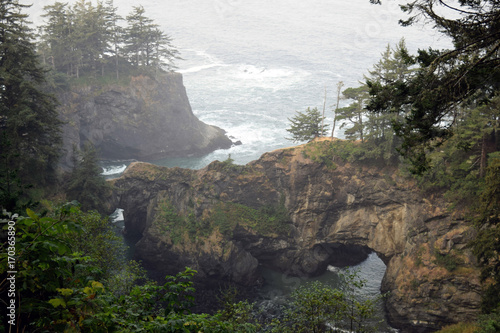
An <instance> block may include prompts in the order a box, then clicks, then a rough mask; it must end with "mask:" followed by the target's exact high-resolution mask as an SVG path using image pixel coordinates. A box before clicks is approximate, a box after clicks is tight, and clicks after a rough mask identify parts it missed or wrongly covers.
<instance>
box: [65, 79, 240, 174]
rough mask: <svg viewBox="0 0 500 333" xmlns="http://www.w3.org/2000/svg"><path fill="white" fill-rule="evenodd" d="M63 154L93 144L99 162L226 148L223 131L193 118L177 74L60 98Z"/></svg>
mask: <svg viewBox="0 0 500 333" xmlns="http://www.w3.org/2000/svg"><path fill="white" fill-rule="evenodd" d="M59 99H60V101H61V106H60V108H59V111H60V112H59V113H60V116H61V119H62V120H63V121H65V122H66V125H65V126H64V129H63V138H64V148H65V150H66V153H67V154H66V155H65V156H64V158H63V161H62V164H63V165H65V166H71V157H70V154H71V152H72V149H73V148H72V147H73V145H76V146H77V147H80V146H82V145H83V144H84V143H85V142H86V141H90V142H92V143H93V144H94V145H95V146H96V147H97V148H98V150H99V152H100V155H101V157H102V158H103V159H111V160H122V159H137V160H142V161H144V160H156V159H162V158H165V157H168V156H189V155H202V154H206V153H208V152H211V151H213V150H216V149H219V148H229V147H231V144H232V142H231V140H230V139H229V138H228V137H227V136H226V135H225V132H224V131H223V130H222V129H220V128H218V127H215V126H210V125H207V124H205V123H203V122H201V121H200V120H199V119H198V118H196V116H195V115H194V114H193V112H192V110H191V106H190V104H189V100H188V97H187V95H186V90H185V88H184V85H183V83H182V75H181V74H179V73H167V74H162V75H160V76H158V78H156V79H152V78H150V77H148V76H138V77H132V78H131V81H130V84H129V85H127V86H119V85H112V86H87V87H80V88H74V89H73V90H72V91H70V92H67V93H63V94H61V95H60V96H59Z"/></svg>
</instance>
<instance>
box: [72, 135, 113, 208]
mask: <svg viewBox="0 0 500 333" xmlns="http://www.w3.org/2000/svg"><path fill="white" fill-rule="evenodd" d="M73 157H74V163H75V165H74V167H73V172H72V173H71V178H70V181H69V184H68V187H67V196H68V199H69V200H77V201H78V202H79V203H80V204H81V205H82V209H83V210H85V211H87V210H90V209H95V210H97V211H99V212H105V210H106V206H105V204H104V202H106V197H107V195H109V187H108V185H107V184H106V180H105V179H104V177H102V175H101V172H102V169H101V167H100V166H99V163H98V157H97V151H96V149H95V147H94V146H93V145H92V144H91V143H87V144H85V146H84V147H83V150H82V151H77V150H76V149H75V150H74V151H73Z"/></svg>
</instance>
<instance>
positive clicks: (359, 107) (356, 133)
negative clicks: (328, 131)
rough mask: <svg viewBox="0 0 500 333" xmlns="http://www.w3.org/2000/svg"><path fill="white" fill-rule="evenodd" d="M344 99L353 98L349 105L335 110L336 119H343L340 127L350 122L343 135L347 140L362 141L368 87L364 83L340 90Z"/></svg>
mask: <svg viewBox="0 0 500 333" xmlns="http://www.w3.org/2000/svg"><path fill="white" fill-rule="evenodd" d="M342 95H343V96H344V98H346V99H350V100H353V101H354V102H353V103H351V104H350V105H348V106H346V107H343V108H340V109H338V110H337V112H336V116H335V117H336V119H337V120H340V121H344V122H343V123H342V125H340V128H341V129H342V128H344V127H346V126H348V125H349V124H351V127H349V128H347V129H346V130H345V131H344V135H345V136H346V138H347V139H349V140H357V139H359V140H361V142H363V141H364V139H365V138H364V135H365V126H366V125H365V123H364V118H365V114H366V110H365V103H366V101H367V100H368V89H367V87H366V86H365V85H362V86H360V87H358V88H347V89H346V90H344V91H343V92H342Z"/></svg>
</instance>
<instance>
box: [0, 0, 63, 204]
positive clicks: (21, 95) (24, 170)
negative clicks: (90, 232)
mask: <svg viewBox="0 0 500 333" xmlns="http://www.w3.org/2000/svg"><path fill="white" fill-rule="evenodd" d="M26 7H27V6H25V5H21V4H19V3H18V1H17V0H1V1H0V151H1V154H2V159H3V161H2V163H1V164H0V191H1V198H2V202H0V206H2V207H3V208H6V209H8V210H14V209H16V205H17V206H19V205H20V196H21V193H23V192H24V194H25V196H26V197H27V196H28V194H27V192H26V191H25V189H26V188H27V187H29V186H31V185H33V186H41V185H45V184H47V183H49V182H51V181H53V180H54V179H53V177H54V176H55V170H54V168H55V165H56V163H57V160H58V157H59V150H60V146H61V137H60V125H61V122H60V120H59V119H58V115H57V112H56V101H55V99H54V97H53V96H51V95H49V94H47V93H45V92H44V91H43V89H42V86H43V84H44V82H45V74H46V72H45V71H44V70H43V69H42V67H41V64H40V63H39V58H38V56H37V55H36V53H35V45H34V44H33V42H32V40H33V33H32V31H31V30H30V29H29V28H28V26H27V22H26V18H27V15H25V14H22V10H23V9H24V8H26ZM16 179H17V180H16ZM6 198H7V200H6V201H4V200H5V199H6Z"/></svg>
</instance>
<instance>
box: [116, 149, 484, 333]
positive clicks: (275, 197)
mask: <svg viewBox="0 0 500 333" xmlns="http://www.w3.org/2000/svg"><path fill="white" fill-rule="evenodd" d="M303 149H304V148H303V147H298V148H292V149H282V150H276V151H273V152H271V153H266V154H264V155H262V157H261V158H260V159H259V160H257V161H254V162H251V163H249V164H248V165H246V166H233V167H228V166H227V165H225V164H224V163H221V162H214V163H212V164H210V165H209V166H207V167H206V168H204V169H201V170H183V169H179V168H171V169H169V168H162V167H158V166H153V165H150V164H145V163H133V164H131V165H130V166H129V168H128V169H127V170H126V171H125V173H124V174H123V176H122V177H121V178H119V179H117V180H115V181H114V182H113V183H114V186H115V193H116V195H115V198H116V202H115V204H116V206H117V207H120V208H123V209H125V213H126V215H125V223H126V228H127V229H131V230H135V231H136V232H141V233H142V239H141V241H140V242H139V244H138V247H137V249H136V251H137V254H138V256H139V259H141V260H143V261H144V262H145V263H146V264H149V265H154V266H155V267H156V268H157V269H165V271H167V270H170V272H169V273H171V274H172V273H176V272H177V271H179V270H182V269H183V267H184V266H186V265H187V266H191V267H192V268H194V269H197V270H199V272H200V276H201V277H202V279H205V280H209V279H215V280H223V279H227V280H229V281H233V282H237V283H241V284H244V285H251V284H253V283H257V281H258V279H259V276H258V264H261V265H263V266H267V267H270V268H273V269H277V270H280V271H282V272H283V273H285V274H286V275H285V276H289V277H290V278H287V279H288V280H287V281H288V282H289V283H290V284H293V283H295V282H294V279H293V278H292V277H293V276H299V277H307V276H314V275H318V274H321V273H322V272H324V271H325V269H326V268H327V266H328V265H330V264H335V265H352V264H355V263H357V262H360V261H361V260H363V259H364V258H365V257H366V255H367V254H368V253H369V252H370V251H375V252H376V253H377V254H378V255H379V256H380V258H381V259H382V260H383V261H384V263H385V264H386V265H387V269H386V273H385V276H384V279H383V282H382V292H384V293H385V292H387V293H389V294H388V296H387V298H386V307H387V310H388V318H389V320H390V322H391V324H392V325H394V326H395V327H397V328H400V329H402V330H403V332H426V331H432V330H436V329H438V328H440V327H441V326H443V325H445V324H450V323H455V322H457V321H471V320H474V319H475V317H476V315H477V314H478V312H479V308H480V291H481V288H480V281H479V273H478V270H477V269H476V267H475V263H474V262H472V261H471V258H472V257H473V256H472V255H471V254H470V253H469V252H468V251H469V250H468V249H467V248H463V247H462V245H463V244H466V242H467V241H468V235H469V232H468V230H469V226H468V225H467V223H466V222H465V221H464V220H463V219H461V218H460V217H459V216H458V217H456V218H455V217H453V216H451V215H450V214H449V213H448V210H447V207H446V206H445V205H444V204H443V203H442V202H440V201H437V200H435V202H431V201H429V200H428V199H426V198H424V197H422V195H421V193H420V191H419V190H418V189H417V188H415V187H413V185H412V184H411V182H408V181H405V180H404V179H400V180H398V181H393V182H392V181H391V182H388V181H387V179H388V178H390V177H392V176H393V173H394V171H395V170H391V169H385V170H382V169H380V168H378V167H375V166H370V165H365V164H362V163H359V164H356V165H353V164H349V163H344V162H341V160H340V159H339V160H338V161H336V164H337V166H336V168H334V169H332V168H327V167H326V166H324V165H322V164H321V163H318V162H314V161H312V160H310V159H307V158H305V157H304V154H303ZM394 178H395V179H398V178H397V177H393V179H394ZM161 198H168V200H169V201H170V202H171V203H172V205H174V206H175V207H176V209H177V211H178V212H179V213H180V214H183V215H184V216H188V215H189V214H191V215H194V216H195V217H196V218H197V219H198V220H199V221H207V220H206V219H205V220H204V218H206V217H207V216H209V215H210V214H211V212H212V210H213V209H214V207H215V206H216V205H217V204H219V203H221V202H226V203H227V202H231V203H237V204H243V205H245V206H248V207H252V208H256V209H257V208H259V207H268V206H273V205H274V206H278V205H280V204H283V205H284V206H285V207H286V210H287V211H288V213H289V218H290V221H289V224H288V226H289V230H288V232H278V231H274V232H263V231H262V229H258V228H255V227H249V226H245V225H237V226H235V227H234V228H233V230H232V232H230V233H226V234H222V233H220V232H219V231H218V230H219V229H218V228H216V227H212V229H210V230H212V231H211V234H210V235H208V236H205V237H204V238H203V240H197V241H194V240H191V239H184V241H183V243H182V244H180V243H176V244H173V243H172V240H171V238H170V236H169V234H168V233H163V232H160V231H159V230H158V229H157V228H154V227H153V226H152V221H154V219H155V216H156V211H157V208H156V207H157V206H158V202H159V200H160V199H161ZM127 212H129V213H131V214H132V215H128V214H127ZM258 230H261V231H258ZM441 250H443V251H445V252H443V253H441V256H448V257H447V258H448V260H455V261H456V263H457V264H458V265H460V270H458V269H456V270H455V271H453V272H450V271H448V268H446V267H445V266H443V264H442V263H441V262H440V261H439V260H438V257H437V256H438V255H439V251H441Z"/></svg>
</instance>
